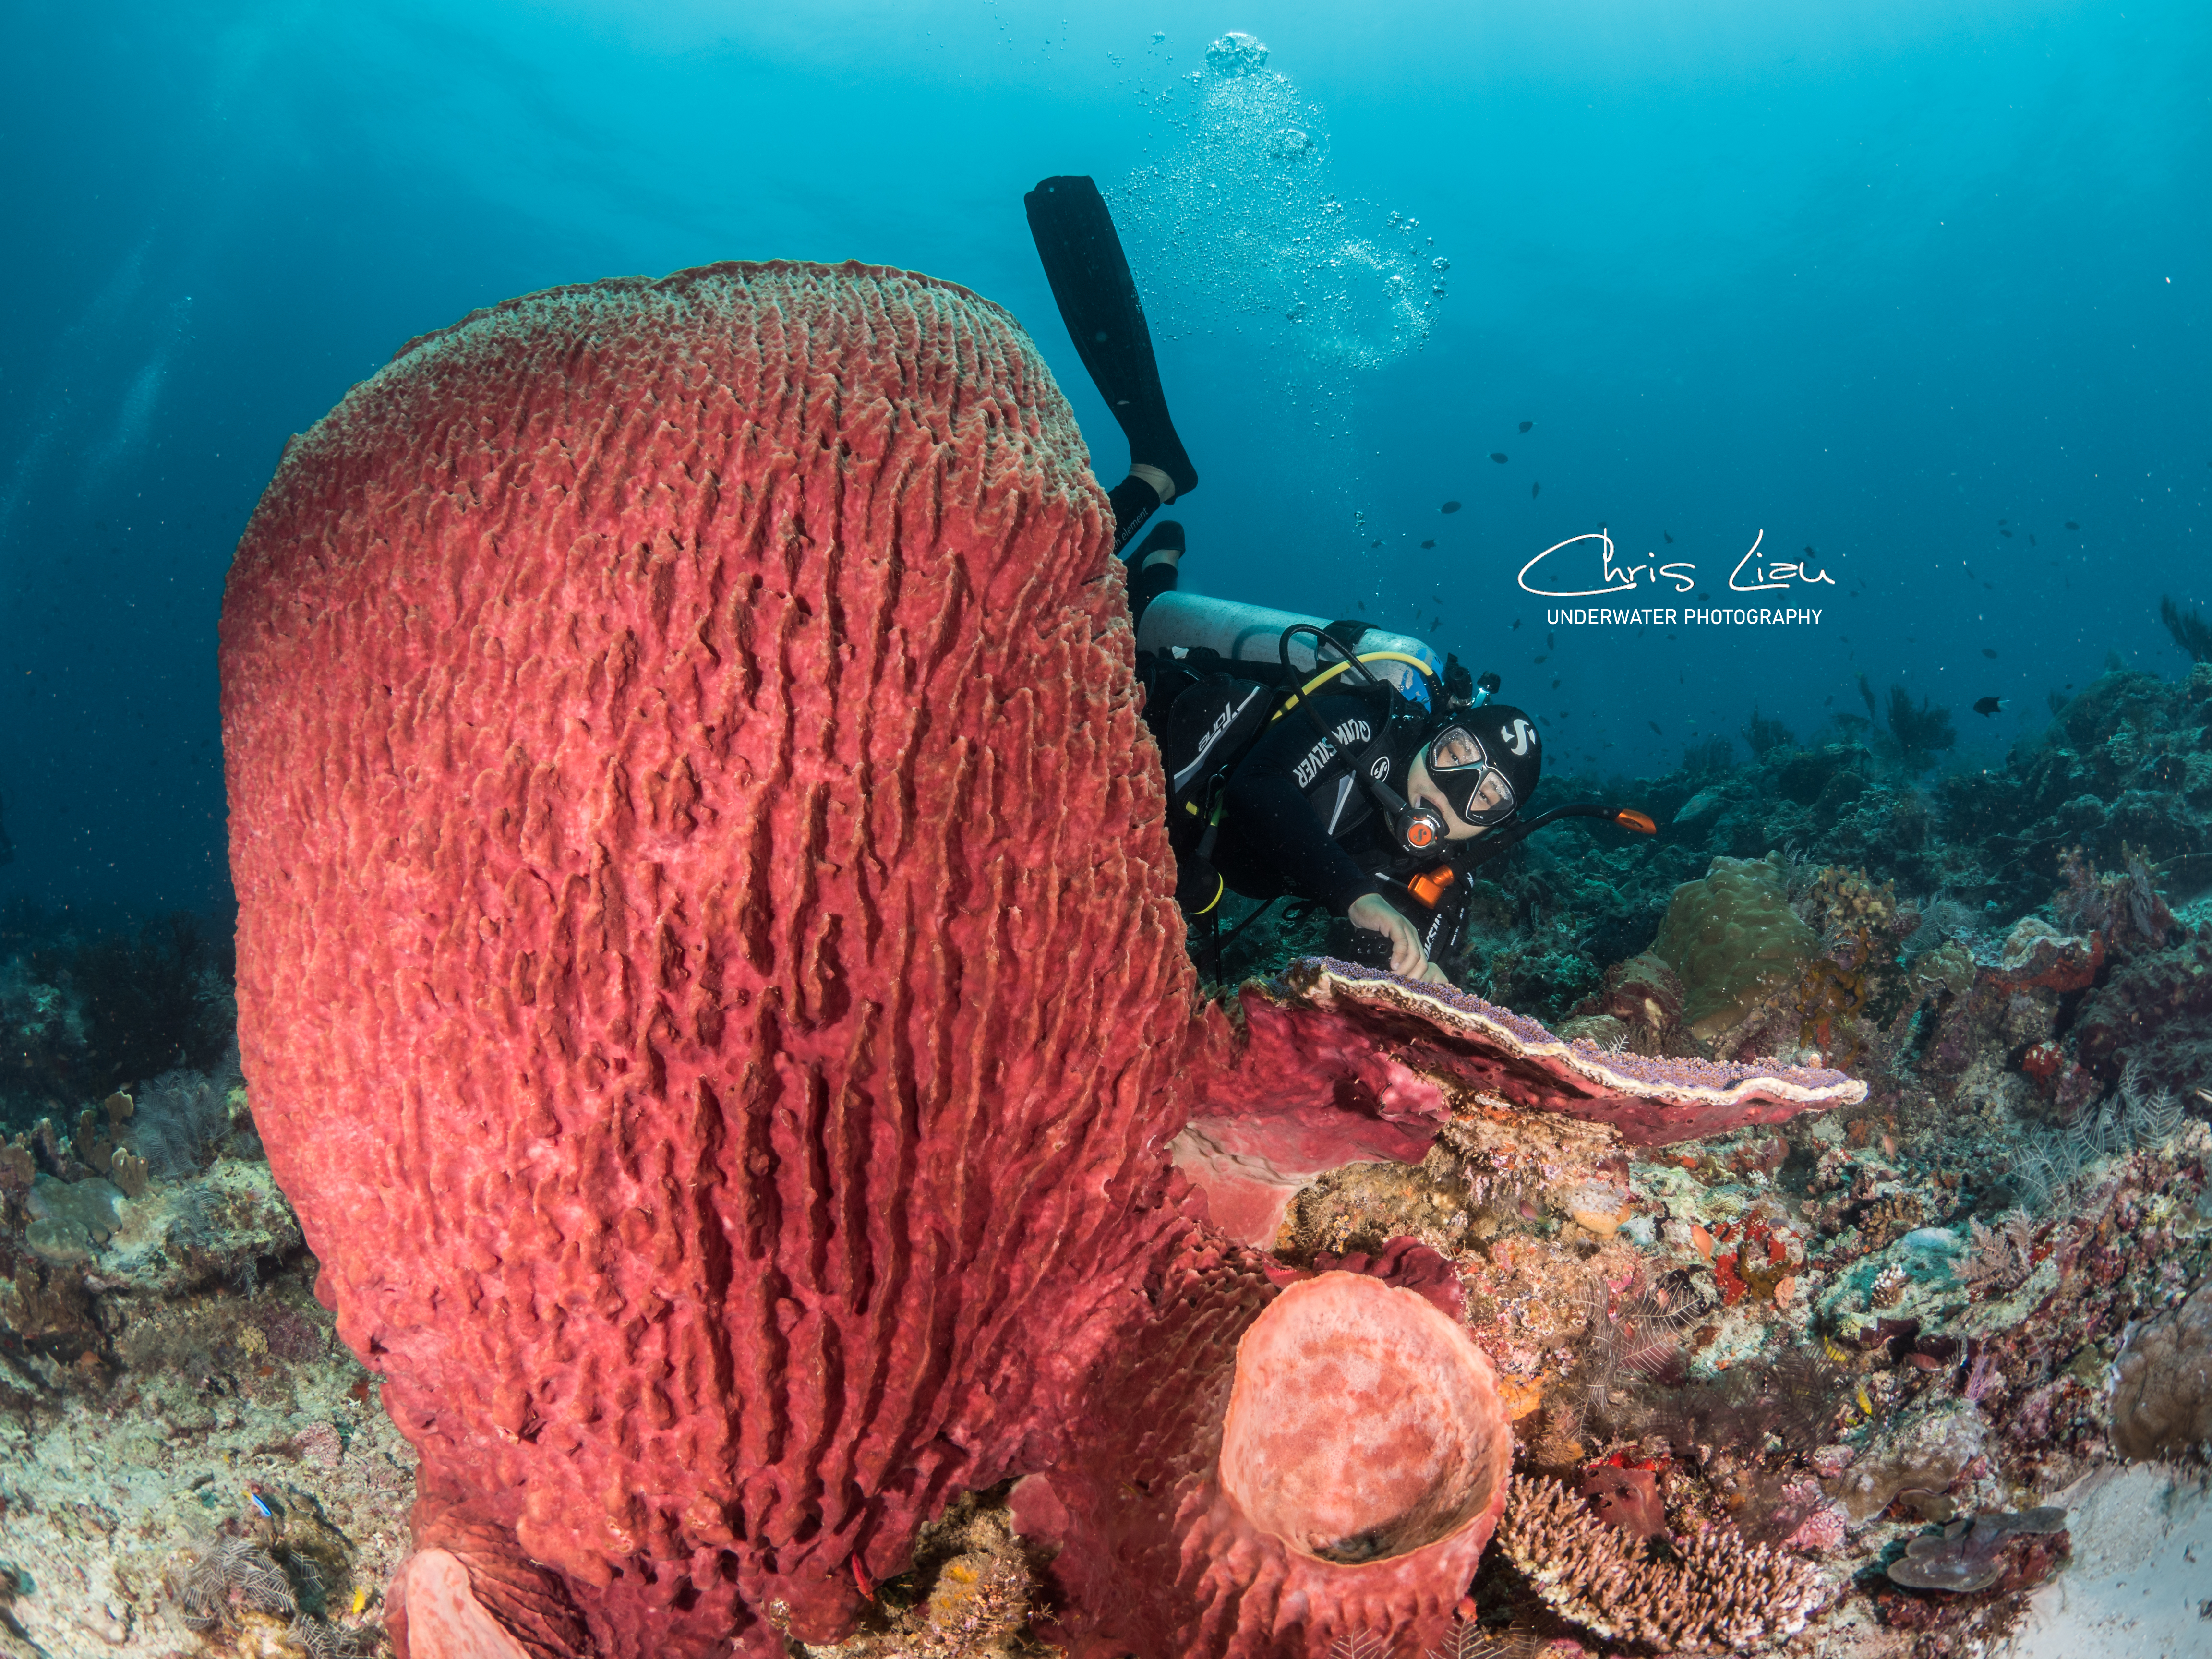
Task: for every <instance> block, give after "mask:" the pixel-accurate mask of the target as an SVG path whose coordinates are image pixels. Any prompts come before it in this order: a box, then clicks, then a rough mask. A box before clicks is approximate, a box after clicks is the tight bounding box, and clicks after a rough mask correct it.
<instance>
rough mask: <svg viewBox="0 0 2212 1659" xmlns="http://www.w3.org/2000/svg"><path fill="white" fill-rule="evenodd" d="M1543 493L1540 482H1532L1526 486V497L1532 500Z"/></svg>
mask: <svg viewBox="0 0 2212 1659" xmlns="http://www.w3.org/2000/svg"><path fill="white" fill-rule="evenodd" d="M1543 493H1544V486H1543V485H1542V484H1541V483H1532V484H1530V485H1529V486H1528V499H1529V500H1530V501H1534V500H1535V499H1536V497H1537V496H1539V495H1542V494H1543Z"/></svg>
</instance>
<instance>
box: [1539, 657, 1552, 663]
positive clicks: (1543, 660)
mask: <svg viewBox="0 0 2212 1659" xmlns="http://www.w3.org/2000/svg"><path fill="white" fill-rule="evenodd" d="M1536 660H1537V661H1538V662H1540V663H1547V662H1549V661H1551V659H1550V658H1549V657H1539V658H1537V659H1536Z"/></svg>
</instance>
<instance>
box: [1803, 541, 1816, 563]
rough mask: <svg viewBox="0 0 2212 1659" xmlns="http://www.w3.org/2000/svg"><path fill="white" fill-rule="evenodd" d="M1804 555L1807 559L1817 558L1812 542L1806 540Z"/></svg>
mask: <svg viewBox="0 0 2212 1659" xmlns="http://www.w3.org/2000/svg"><path fill="white" fill-rule="evenodd" d="M1805 556H1806V557H1807V558H1808V559H1810V558H1817V557H1818V556H1819V555H1817V554H1815V553H1814V551H1813V544H1812V543H1810V542H1807V543H1806V544H1805Z"/></svg>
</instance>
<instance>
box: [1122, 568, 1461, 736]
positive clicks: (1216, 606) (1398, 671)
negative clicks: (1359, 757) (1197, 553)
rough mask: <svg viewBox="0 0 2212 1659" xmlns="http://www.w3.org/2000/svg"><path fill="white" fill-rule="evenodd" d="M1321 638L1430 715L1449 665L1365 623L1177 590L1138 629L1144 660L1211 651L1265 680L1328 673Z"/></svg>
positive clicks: (1429, 650) (1407, 638) (1421, 644)
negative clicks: (1434, 688) (1353, 652)
mask: <svg viewBox="0 0 2212 1659" xmlns="http://www.w3.org/2000/svg"><path fill="white" fill-rule="evenodd" d="M1354 628H1358V629H1364V631H1363V632H1360V633H1359V634H1358V635H1356V637H1355V639H1353V640H1345V639H1344V635H1345V634H1346V633H1348V632H1350V631H1351V630H1352V629H1354ZM1287 629H1297V630H1298V632H1297V633H1296V634H1293V635H1291V637H1290V638H1289V639H1288V640H1287V641H1285V638H1284V635H1285V630H1287ZM1323 637H1325V638H1328V639H1333V640H1337V641H1342V642H1343V643H1345V644H1346V645H1349V646H1352V647H1353V648H1355V649H1357V650H1358V653H1359V654H1360V656H1361V657H1362V658H1363V659H1368V661H1369V664H1370V666H1371V667H1372V668H1373V670H1374V671H1375V673H1376V674H1377V675H1378V676H1380V677H1381V678H1383V680H1384V681H1386V682H1387V683H1388V684H1389V685H1390V686H1391V688H1392V689H1393V690H1395V691H1396V692H1397V693H1398V695H1399V696H1401V697H1404V698H1405V699H1406V700H1407V702H1412V703H1414V704H1416V705H1418V706H1419V707H1420V708H1424V709H1431V711H1433V705H1432V704H1431V701H1430V690H1429V688H1430V684H1431V681H1432V680H1433V681H1435V682H1436V683H1437V684H1442V682H1443V672H1444V659H1443V658H1442V657H1440V656H1438V655H1437V652H1436V648H1435V647H1433V646H1431V645H1430V644H1429V643H1428V642H1427V641H1423V640H1417V639H1414V638H1413V637H1412V636H1411V635H1406V634H1394V633H1391V632H1390V631H1389V630H1388V629H1380V628H1369V627H1366V625H1365V624H1364V623H1334V624H1332V623H1328V622H1325V621H1323V620H1322V618H1320V617H1302V616H1300V615H1298V614H1297V612H1296V611H1275V610H1271V609H1269V608H1268V607H1267V606H1266V605H1239V604H1238V603H1237V601H1235V600H1234V599H1214V598H1212V597H1211V596H1210V595H1207V594H1204V593H1186V592H1182V591H1180V590H1178V591H1176V592H1170V593H1163V594H1161V595H1160V596H1159V597H1158V599H1154V600H1153V601H1152V603H1151V604H1150V605H1146V607H1145V614H1144V617H1143V620H1141V621H1140V622H1139V623H1138V624H1137V650H1138V653H1139V655H1145V654H1149V655H1151V656H1152V658H1153V659H1155V660H1159V659H1180V658H1182V657H1184V656H1186V655H1195V654H1200V653H1209V652H1210V653H1212V654H1213V655H1214V656H1216V657H1218V658H1219V659H1221V665H1222V666H1223V667H1225V668H1229V669H1230V671H1232V672H1235V673H1239V674H1244V675H1249V677H1251V678H1255V679H1263V680H1273V679H1274V678H1277V677H1278V676H1279V675H1296V676H1299V677H1304V676H1305V675H1309V674H1311V673H1313V672H1314V671H1316V668H1317V667H1320V666H1325V665H1326V664H1325V663H1324V662H1323V661H1322V659H1321V658H1320V657H1318V656H1317V654H1316V640H1317V638H1323ZM1329 660H1334V658H1333V657H1332V658H1331V659H1329Z"/></svg>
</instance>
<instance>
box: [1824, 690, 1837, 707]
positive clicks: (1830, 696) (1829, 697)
mask: <svg viewBox="0 0 2212 1659" xmlns="http://www.w3.org/2000/svg"><path fill="white" fill-rule="evenodd" d="M1835 700H1836V694H1835V693H1834V692H1832V691H1831V692H1829V693H1828V695H1827V696H1825V697H1823V698H1821V699H1820V707H1821V708H1826V707H1827V706H1828V705H1829V704H1830V703H1832V702H1835Z"/></svg>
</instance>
